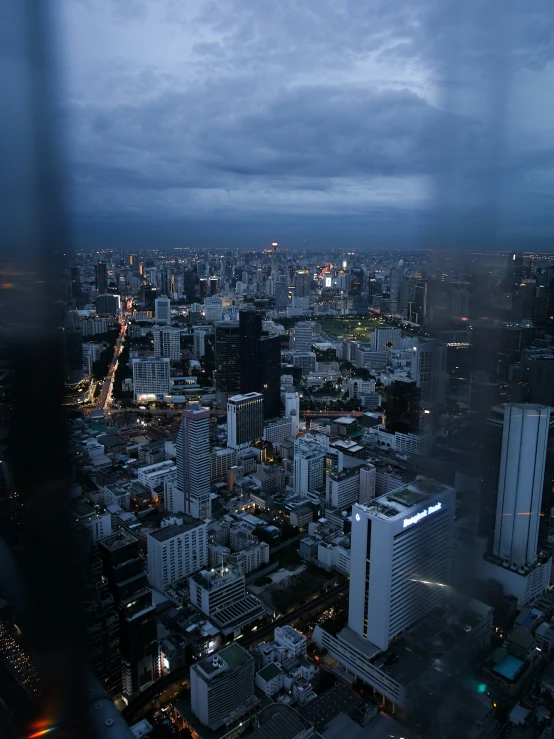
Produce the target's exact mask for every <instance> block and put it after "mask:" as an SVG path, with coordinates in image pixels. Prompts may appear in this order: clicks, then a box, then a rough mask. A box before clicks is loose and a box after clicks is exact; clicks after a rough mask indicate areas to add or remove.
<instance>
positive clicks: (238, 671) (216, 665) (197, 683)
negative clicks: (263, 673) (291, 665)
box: [190, 642, 259, 731]
mask: <svg viewBox="0 0 554 739" xmlns="http://www.w3.org/2000/svg"><path fill="white" fill-rule="evenodd" d="M254 679H255V668H254V658H253V657H252V655H251V654H249V653H248V652H247V651H246V650H245V649H243V648H242V647H241V646H240V645H239V644H237V643H236V642H234V643H232V644H229V645H228V646H226V647H223V649H221V650H220V651H219V652H217V653H215V654H213V655H209V656H207V657H204V658H203V659H201V660H199V661H198V662H197V663H196V664H194V665H193V666H192V667H191V669H190V697H191V707H192V712H193V713H194V715H195V716H197V717H198V718H199V720H200V722H201V723H202V724H203V725H204V726H207V727H209V728H210V729H211V730H212V731H215V730H216V729H219V728H221V727H222V726H224V725H226V724H231V723H232V722H234V721H238V720H239V719H240V717H241V716H243V715H244V714H245V713H248V712H249V711H250V710H252V708H253V707H254V706H255V705H256V703H258V702H259V701H258V699H257V698H256V697H255V695H254Z"/></svg>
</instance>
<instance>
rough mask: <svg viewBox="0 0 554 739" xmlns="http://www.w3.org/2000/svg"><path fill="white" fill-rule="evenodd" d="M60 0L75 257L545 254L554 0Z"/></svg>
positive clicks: (551, 221) (549, 232) (553, 178)
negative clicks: (264, 249)
mask: <svg viewBox="0 0 554 739" xmlns="http://www.w3.org/2000/svg"><path fill="white" fill-rule="evenodd" d="M57 1H58V5H59V10H60V16H59V18H60V28H61V37H62V43H61V44H60V48H61V62H62V64H61V67H62V71H63V80H62V81H63V85H62V89H63V103H64V108H65V109H66V111H67V117H66V122H67V124H68V130H69V141H70V146H69V159H70V162H71V170H72V198H73V199H72V207H73V212H74V216H75V222H76V225H77V233H78V236H79V243H80V244H81V245H84V246H94V245H96V246H97V245H105V246H110V247H116V246H118V245H120V246H122V247H131V246H133V245H137V246H147V245H152V246H165V245H167V246H179V245H185V246H194V245H221V246H233V247H236V246H241V245H242V246H248V247H252V246H266V245H267V243H268V242H270V241H272V240H273V239H277V240H278V241H280V242H281V243H282V244H283V245H284V246H285V245H288V246H292V247H297V246H302V245H304V246H313V245H320V244H321V245H324V246H337V248H343V247H348V246H354V247H360V246H364V245H368V246H373V247H378V246H387V245H394V246H398V245H402V244H404V245H406V246H409V247H414V246H426V245H431V246H437V245H440V244H441V243H451V242H452V241H455V242H457V243H461V244H467V245H468V246H471V245H477V244H479V245H481V244H490V245H493V246H495V247H498V245H499V244H500V245H501V244H502V243H507V241H508V240H509V242H510V244H512V243H515V242H518V243H521V245H523V246H525V245H527V244H529V245H531V244H533V243H537V244H539V243H540V244H544V245H545V246H548V245H549V244H548V241H549V240H550V246H554V239H552V236H553V234H554V175H553V171H552V167H553V163H554V92H553V91H554V61H553V60H554V41H553V39H554V3H553V2H552V0H521V1H520V0H498V1H497V0H464V1H463V2H461V1H460V0H453V1H452V2H450V0H57ZM497 239H500V242H499V241H497Z"/></svg>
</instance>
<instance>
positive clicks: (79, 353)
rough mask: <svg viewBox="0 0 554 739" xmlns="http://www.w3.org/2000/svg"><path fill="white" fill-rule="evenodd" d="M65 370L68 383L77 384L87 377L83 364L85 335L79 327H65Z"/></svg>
mask: <svg viewBox="0 0 554 739" xmlns="http://www.w3.org/2000/svg"><path fill="white" fill-rule="evenodd" d="M63 348H64V370H65V382H66V384H67V385H76V384H77V383H79V382H81V380H83V379H84V377H85V370H84V366H83V336H82V334H81V331H79V330H78V329H72V328H64V330H63Z"/></svg>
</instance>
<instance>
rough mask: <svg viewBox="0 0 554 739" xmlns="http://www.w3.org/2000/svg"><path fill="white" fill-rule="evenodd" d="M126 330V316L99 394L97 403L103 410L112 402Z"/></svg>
mask: <svg viewBox="0 0 554 739" xmlns="http://www.w3.org/2000/svg"><path fill="white" fill-rule="evenodd" d="M126 331H127V321H126V319H125V318H124V319H123V321H122V322H121V330H120V332H119V336H118V337H117V341H116V343H115V347H114V353H113V359H112V361H111V364H110V367H109V369H108V374H107V375H106V377H105V378H104V382H103V383H102V390H101V391H100V395H99V396H98V402H97V404H96V408H97V409H100V410H103V411H105V410H106V409H107V408H109V406H110V405H111V402H112V390H113V378H114V374H115V371H116V369H117V364H118V361H119V355H120V354H121V350H122V348H123V340H124V338H125V333H126Z"/></svg>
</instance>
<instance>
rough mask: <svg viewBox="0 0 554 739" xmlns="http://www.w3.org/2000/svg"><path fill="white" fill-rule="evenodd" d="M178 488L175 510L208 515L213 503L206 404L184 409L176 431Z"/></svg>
mask: <svg viewBox="0 0 554 739" xmlns="http://www.w3.org/2000/svg"><path fill="white" fill-rule="evenodd" d="M176 450H177V482H176V486H174V487H176V488H177V491H175V490H174V495H175V501H177V500H178V499H179V498H180V501H181V502H180V505H179V504H178V503H177V502H174V504H173V508H172V509H171V510H172V511H173V512H177V511H179V510H180V511H183V512H184V513H189V514H190V515H191V516H195V517H196V518H208V517H209V516H210V511H211V503H210V493H211V487H210V412H209V411H208V410H206V409H205V408H194V409H190V410H185V411H183V414H182V421H181V428H180V429H179V433H178V434H177V442H176Z"/></svg>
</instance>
